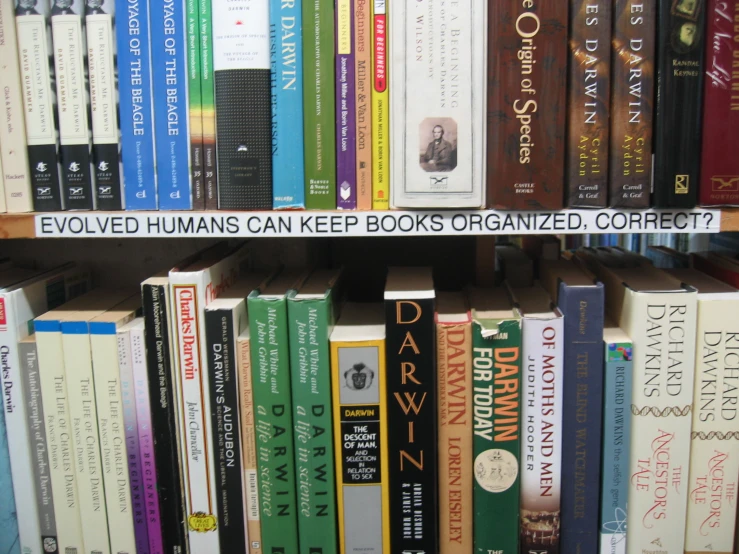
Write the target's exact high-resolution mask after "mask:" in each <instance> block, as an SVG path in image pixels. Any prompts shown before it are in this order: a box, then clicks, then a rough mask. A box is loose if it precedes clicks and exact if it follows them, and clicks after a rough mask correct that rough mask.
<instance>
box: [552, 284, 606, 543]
mask: <svg viewBox="0 0 739 554" xmlns="http://www.w3.org/2000/svg"><path fill="white" fill-rule="evenodd" d="M558 302H559V309H560V310H561V311H562V313H563V314H564V345H565V348H564V382H563V395H562V398H563V401H564V402H563V406H564V409H563V411H562V435H563V437H562V499H561V503H562V511H561V514H562V515H561V534H560V545H561V550H560V552H563V553H565V552H567V553H571V552H572V553H575V552H583V553H585V552H597V551H598V530H599V528H600V527H599V524H600V521H599V519H598V509H599V507H600V456H601V431H602V427H601V425H602V416H603V324H604V315H603V312H604V302H605V296H604V287H603V285H602V284H601V283H596V284H594V285H591V286H567V285H566V284H565V283H560V287H559V301H558Z"/></svg>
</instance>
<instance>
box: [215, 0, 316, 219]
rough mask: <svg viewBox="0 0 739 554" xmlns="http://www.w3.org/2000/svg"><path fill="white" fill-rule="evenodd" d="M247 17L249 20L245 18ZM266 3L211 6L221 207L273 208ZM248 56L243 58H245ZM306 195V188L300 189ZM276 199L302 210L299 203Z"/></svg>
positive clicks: (253, 0) (251, 0) (220, 0)
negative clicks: (304, 191) (304, 189)
mask: <svg viewBox="0 0 739 554" xmlns="http://www.w3.org/2000/svg"><path fill="white" fill-rule="evenodd" d="M247 16H248V17H247ZM269 25H270V23H269V3H268V0H241V1H240V2H229V1H227V0H213V70H214V81H215V105H216V129H217V130H218V131H217V136H216V152H217V159H218V207H219V208H221V209H227V210H228V209H230V210H234V209H241V210H269V209H270V208H272V182H273V179H272V116H271V105H272V104H271V99H270V40H269V36H270V35H269V32H270V31H269V29H270V27H269ZM245 51H246V52H250V54H249V55H245V54H244V52H245ZM300 191H301V192H300V193H298V194H302V187H301V189H300ZM280 198H281V200H279V201H278V199H277V198H275V207H278V206H279V205H281V203H282V201H283V200H284V201H285V202H286V203H287V204H289V205H290V206H292V207H302V206H303V202H302V200H300V201H299V202H298V205H295V204H294V203H295V198H294V197H293V196H292V195H291V198H290V199H289V200H288V199H287V198H283V197H282V196H281V197H280Z"/></svg>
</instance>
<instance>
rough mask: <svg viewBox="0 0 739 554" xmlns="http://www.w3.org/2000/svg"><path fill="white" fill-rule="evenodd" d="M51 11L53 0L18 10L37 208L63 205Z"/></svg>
mask: <svg viewBox="0 0 739 554" xmlns="http://www.w3.org/2000/svg"><path fill="white" fill-rule="evenodd" d="M50 12H51V1H50V0H40V1H39V2H37V3H36V4H35V6H30V7H28V8H26V7H23V6H22V5H18V6H17V7H16V10H15V25H16V31H17V35H18V36H17V38H18V56H19V60H20V67H21V83H22V86H23V89H22V96H23V101H24V108H25V109H24V116H25V120H26V141H27V144H28V163H29V170H30V172H31V187H32V194H33V209H34V211H36V212H55V211H59V210H61V209H63V201H62V190H61V181H60V175H59V173H60V168H59V157H58V152H59V137H58V130H57V125H58V119H57V115H56V87H55V85H54V77H55V73H54V56H53V52H54V49H53V46H52V44H51V33H50V32H49V30H48V25H49V17H50Z"/></svg>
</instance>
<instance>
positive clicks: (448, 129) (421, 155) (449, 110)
mask: <svg viewBox="0 0 739 554" xmlns="http://www.w3.org/2000/svg"><path fill="white" fill-rule="evenodd" d="M487 6H488V3H487V2H473V1H472V0H460V1H458V2H454V3H453V4H441V3H439V2H433V1H432V0H419V1H417V2H413V3H412V4H407V3H406V2H397V3H391V4H390V20H391V21H392V23H391V24H390V30H391V35H392V36H391V37H390V50H389V53H390V59H391V60H392V62H393V63H392V64H391V71H392V74H391V79H390V82H391V83H392V86H391V87H390V107H391V113H390V133H391V136H392V139H391V140H392V143H393V145H394V146H393V155H392V156H390V160H389V161H390V164H391V166H390V175H391V180H392V183H393V187H392V190H391V195H392V199H391V202H390V206H391V207H392V208H419V207H420V208H432V207H445V208H479V207H481V206H484V204H485V199H484V193H483V189H484V187H483V184H484V183H485V119H484V115H483V114H484V112H485V91H486V82H485V72H486V65H487V57H486V32H487V10H488V7H487ZM499 54H500V52H497V54H496V55H499Z"/></svg>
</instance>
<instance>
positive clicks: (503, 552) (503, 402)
mask: <svg viewBox="0 0 739 554" xmlns="http://www.w3.org/2000/svg"><path fill="white" fill-rule="evenodd" d="M473 341H474V353H473V387H474V388H473V389H472V390H473V391H474V399H473V414H474V420H475V425H474V439H473V444H474V452H473V455H474V474H475V480H474V488H473V502H474V521H475V524H474V526H473V527H474V530H475V537H474V551H475V553H476V554H487V553H488V552H491V551H492V552H499V553H500V554H518V539H519V537H518V529H519V512H520V505H521V498H520V494H521V479H520V474H521V471H522V469H523V467H522V465H521V460H520V458H519V456H520V455H521V432H520V428H521V322H520V321H518V320H510V321H501V322H499V323H498V332H497V333H495V334H493V335H490V336H487V335H484V334H483V333H482V329H481V328H480V326H479V324H477V323H476V324H475V331H474V338H473ZM493 522H494V523H493Z"/></svg>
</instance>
